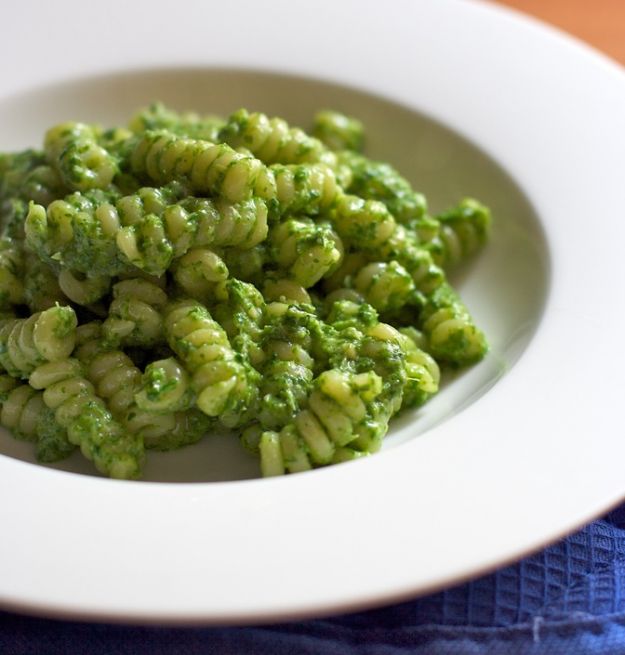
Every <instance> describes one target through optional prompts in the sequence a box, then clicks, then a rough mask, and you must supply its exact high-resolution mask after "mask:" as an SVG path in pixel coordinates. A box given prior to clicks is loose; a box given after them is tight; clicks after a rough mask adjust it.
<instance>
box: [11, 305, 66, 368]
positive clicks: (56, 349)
mask: <svg viewBox="0 0 625 655" xmlns="http://www.w3.org/2000/svg"><path fill="white" fill-rule="evenodd" d="M76 325H77V320H76V314H75V313H74V310H73V309H72V308H71V307H60V306H58V305H57V306H55V307H51V308H50V309H46V310H44V311H42V312H37V313H35V314H32V315H31V316H30V317H28V318H13V319H3V320H1V321H0V365H1V366H2V367H3V368H4V370H5V371H6V372H7V373H8V374H9V375H11V376H13V377H16V378H27V377H28V376H29V375H30V374H31V372H32V371H33V370H34V369H35V368H36V367H37V366H39V365H40V364H43V363H44V362H56V361H59V360H62V359H65V358H66V357H69V355H70V353H71V352H72V350H73V349H74V341H75V337H76Z"/></svg>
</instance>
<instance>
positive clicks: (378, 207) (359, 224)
mask: <svg viewBox="0 0 625 655" xmlns="http://www.w3.org/2000/svg"><path fill="white" fill-rule="evenodd" d="M331 218H332V223H333V225H334V228H335V229H336V231H337V232H338V234H339V236H340V237H341V239H343V241H345V243H346V244H348V245H350V246H352V247H353V248H355V249H358V250H362V251H364V252H365V253H372V254H373V253H376V252H379V250H380V248H381V247H382V245H383V244H385V243H386V242H387V241H388V240H389V239H390V237H391V236H392V235H393V234H394V233H395V231H396V227H397V224H396V222H395V219H394V218H393V216H392V215H391V214H390V212H389V211H388V209H387V208H386V207H385V206H384V204H382V203H381V202H379V201H377V200H363V199H362V198H359V197H358V196H352V195H347V194H343V195H341V196H340V197H339V198H338V199H337V202H336V204H335V206H334V207H333V208H332V214H331Z"/></svg>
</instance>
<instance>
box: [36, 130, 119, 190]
mask: <svg viewBox="0 0 625 655" xmlns="http://www.w3.org/2000/svg"><path fill="white" fill-rule="evenodd" d="M44 150H45V152H46V155H47V157H48V161H49V162H50V164H51V165H53V166H54V167H55V168H56V170H57V172H58V173H59V175H60V177H61V179H62V181H63V183H64V184H65V185H66V186H67V187H68V188H70V189H73V190H74V191H87V190H88V189H95V188H99V189H103V188H105V187H107V186H108V185H109V184H110V183H111V182H112V181H113V178H114V177H115V173H116V172H117V163H116V162H115V160H114V159H113V158H112V157H111V155H110V154H109V153H108V152H107V151H106V150H105V149H104V148H103V147H102V146H100V145H98V142H97V132H96V130H94V128H93V127H91V126H90V125H85V124H84V123H71V122H70V123H62V124H61V125H57V126H55V127H53V128H50V129H49V130H48V131H47V132H46V136H45V141H44Z"/></svg>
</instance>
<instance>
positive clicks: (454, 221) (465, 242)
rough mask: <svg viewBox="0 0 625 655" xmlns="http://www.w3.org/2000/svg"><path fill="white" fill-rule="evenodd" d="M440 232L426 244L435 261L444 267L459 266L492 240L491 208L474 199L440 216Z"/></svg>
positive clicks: (438, 217)
mask: <svg viewBox="0 0 625 655" xmlns="http://www.w3.org/2000/svg"><path fill="white" fill-rule="evenodd" d="M436 220H437V221H438V222H439V224H440V231H439V234H438V236H437V238H436V239H433V240H432V241H431V242H430V243H428V244H426V245H427V248H428V249H429V250H430V252H431V253H432V257H433V259H434V261H435V262H436V263H437V264H438V265H439V266H442V267H443V268H448V267H452V266H455V265H456V264H458V263H459V262H461V261H462V260H463V259H466V257H468V256H469V255H471V254H473V253H474V252H475V251H476V250H478V249H479V248H480V247H481V246H483V245H484V243H486V241H487V240H488V236H489V232H490V224H491V215H490V211H489V209H488V207H485V206H484V205H483V204H482V203H480V202H478V201H477V200H474V199H473V198H464V199H463V200H461V201H460V203H459V204H458V205H457V206H456V207H454V208H452V209H450V210H448V211H446V212H444V213H443V214H439V215H438V216H437V217H436Z"/></svg>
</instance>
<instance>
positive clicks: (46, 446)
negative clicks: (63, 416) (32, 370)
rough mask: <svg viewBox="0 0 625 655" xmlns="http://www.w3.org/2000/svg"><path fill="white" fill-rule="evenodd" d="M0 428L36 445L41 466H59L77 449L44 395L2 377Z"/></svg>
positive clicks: (0, 381)
mask: <svg viewBox="0 0 625 655" xmlns="http://www.w3.org/2000/svg"><path fill="white" fill-rule="evenodd" d="M0 425H2V426H3V427H5V428H7V429H8V430H10V431H11V433H12V434H13V436H14V437H16V438H18V439H23V440H25V441H34V442H36V443H35V456H36V458H37V461H39V462H57V461H58V460H60V459H64V458H65V457H67V456H68V455H70V454H71V453H72V452H73V451H74V449H75V446H74V445H73V444H70V443H69V441H68V440H67V432H66V431H65V429H64V428H63V427H62V426H60V425H59V424H58V423H57V422H56V420H55V419H54V412H52V410H50V409H49V408H48V407H46V404H45V403H44V401H43V393H42V392H41V391H37V390H36V389H33V388H32V387H31V386H30V385H29V384H20V382H18V381H17V380H16V379H15V378H12V377H11V376H9V375H0Z"/></svg>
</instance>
